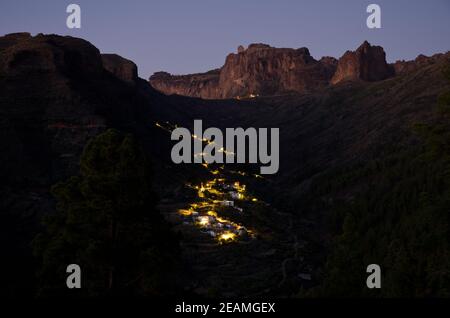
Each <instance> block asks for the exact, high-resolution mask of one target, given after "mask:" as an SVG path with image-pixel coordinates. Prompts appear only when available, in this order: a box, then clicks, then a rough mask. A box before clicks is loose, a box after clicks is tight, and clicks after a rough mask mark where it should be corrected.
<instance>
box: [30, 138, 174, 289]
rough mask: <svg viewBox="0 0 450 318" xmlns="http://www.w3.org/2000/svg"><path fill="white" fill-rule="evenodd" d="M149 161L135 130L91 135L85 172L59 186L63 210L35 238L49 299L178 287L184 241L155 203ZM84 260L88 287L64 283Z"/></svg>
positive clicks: (59, 203)
mask: <svg viewBox="0 0 450 318" xmlns="http://www.w3.org/2000/svg"><path fill="white" fill-rule="evenodd" d="M151 183H152V175H151V172H150V163H149V161H148V159H147V157H146V155H145V153H144V151H143V150H142V149H141V148H140V147H139V146H138V144H137V143H136V141H135V140H134V139H133V137H132V136H131V135H124V134H122V133H120V132H118V131H116V130H108V131H106V132H105V133H103V134H101V135H99V136H97V137H95V138H93V139H92V140H91V141H90V142H89V143H88V144H87V146H86V147H85V149H84V151H83V154H82V156H81V160H80V174H79V176H73V177H71V178H69V179H68V180H67V181H65V182H61V183H58V184H56V185H55V186H54V187H53V188H52V193H53V194H54V196H55V197H56V200H57V213H55V214H54V215H51V216H49V217H47V218H46V219H45V221H44V225H45V229H44V231H43V232H42V233H41V234H39V235H38V236H37V237H36V238H35V240H34V250H35V254H36V255H37V256H38V257H39V258H40V260H41V262H42V266H41V268H40V270H39V273H38V276H39V279H40V283H39V294H40V295H44V296H54V295H67V294H69V295H75V296H110V295H130V296H132V295H134V296H135V295H142V296H147V295H165V294H168V293H169V294H170V293H172V292H174V288H175V286H174V285H173V281H174V279H173V277H174V272H175V271H176V268H177V266H176V264H177V255H178V242H177V238H176V237H175V236H174V235H173V234H172V233H171V231H170V228H169V226H168V224H167V223H166V222H165V220H164V219H163V217H162V216H161V215H160V213H158V211H157V210H156V208H155V204H156V202H157V198H156V196H155V194H154V192H153V191H152V188H151ZM73 263H74V264H78V265H79V266H80V267H81V271H82V279H81V280H82V288H81V289H79V290H69V289H67V287H66V275H68V274H66V266H67V265H69V264H73Z"/></svg>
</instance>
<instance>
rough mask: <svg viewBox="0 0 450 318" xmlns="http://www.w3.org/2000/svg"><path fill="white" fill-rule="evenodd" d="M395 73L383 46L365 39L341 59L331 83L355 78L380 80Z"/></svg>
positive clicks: (370, 80)
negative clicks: (375, 44) (374, 44)
mask: <svg viewBox="0 0 450 318" xmlns="http://www.w3.org/2000/svg"><path fill="white" fill-rule="evenodd" d="M393 75H394V70H393V68H392V67H391V66H390V65H388V64H387V63H386V54H385V52H384V50H383V48H382V47H381V46H371V45H370V43H369V42H367V41H365V42H364V43H363V44H362V45H361V46H360V47H359V48H358V49H357V50H356V51H347V52H345V54H344V55H343V56H342V57H341V58H340V59H339V62H338V65H337V69H336V73H335V74H334V76H333V78H332V79H331V84H337V83H339V82H343V81H354V80H363V81H369V82H372V81H379V80H383V79H386V78H388V77H390V76H393Z"/></svg>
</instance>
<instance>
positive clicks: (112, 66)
mask: <svg viewBox="0 0 450 318" xmlns="http://www.w3.org/2000/svg"><path fill="white" fill-rule="evenodd" d="M102 62H103V67H104V68H105V69H106V70H107V71H109V72H110V73H112V74H114V75H115V76H116V77H118V78H120V79H121V80H123V81H125V82H127V83H130V84H136V82H137V80H138V71H137V66H136V64H134V62H132V61H130V60H127V59H126V58H123V57H121V56H119V55H117V54H102Z"/></svg>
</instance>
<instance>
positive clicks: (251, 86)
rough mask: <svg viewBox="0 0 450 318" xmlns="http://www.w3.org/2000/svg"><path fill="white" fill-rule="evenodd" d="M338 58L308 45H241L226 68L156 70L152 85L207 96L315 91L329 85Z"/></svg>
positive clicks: (164, 90)
mask: <svg viewBox="0 0 450 318" xmlns="http://www.w3.org/2000/svg"><path fill="white" fill-rule="evenodd" d="M336 64H337V61H336V59H334V58H331V57H327V58H323V59H321V60H320V61H317V60H315V59H314V58H313V57H312V56H311V55H310V53H309V50H308V49H307V48H299V49H290V48H274V47H271V46H269V45H266V44H251V45H250V46H249V47H248V48H247V49H244V48H243V47H242V46H241V47H239V49H238V52H237V53H231V54H229V55H228V56H227V58H226V60H225V64H224V65H223V67H222V68H220V69H217V70H213V71H210V72H207V73H203V74H192V75H181V76H180V75H178V76H174V75H170V74H168V73H165V72H158V73H155V74H154V75H153V76H151V77H150V84H151V85H152V86H153V87H154V88H156V89H158V90H159V91H161V92H163V93H165V94H168V95H170V94H178V95H186V96H193V97H202V98H207V99H214V98H236V97H249V96H256V95H277V94H283V93H287V92H301V93H305V92H311V91H315V90H317V89H319V88H322V87H324V86H326V85H328V82H329V81H330V79H331V77H332V75H333V74H334V71H335V68H336Z"/></svg>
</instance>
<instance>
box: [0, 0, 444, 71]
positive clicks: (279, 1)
mask: <svg viewBox="0 0 450 318" xmlns="http://www.w3.org/2000/svg"><path fill="white" fill-rule="evenodd" d="M70 3H76V4H79V5H80V6H81V21H82V22H81V24H82V27H81V29H72V30H71V29H68V28H67V27H66V18H67V15H68V14H67V13H66V7H67V5H68V4H70ZM370 3H376V4H379V5H380V6H381V13H382V14H381V21H382V28H381V29H368V28H367V27H366V18H367V16H368V13H366V7H367V5H368V4H370ZM20 31H27V32H30V33H32V34H33V35H35V34H37V33H57V34H61V35H71V36H75V37H81V38H84V39H86V40H88V41H90V42H91V43H92V44H94V45H95V46H96V47H98V48H99V49H100V51H101V52H102V53H117V54H119V55H122V56H123V57H126V58H128V59H131V60H133V61H134V62H135V63H136V64H137V65H138V68H139V75H140V76H141V77H143V78H146V79H147V78H148V77H149V76H150V75H151V74H152V73H153V72H156V71H160V70H164V71H168V72H170V73H173V74H185V73H196V72H203V71H207V70H210V69H213V68H217V67H220V66H222V65H223V63H224V61H225V56H226V55H227V54H228V53H230V52H235V51H236V48H237V47H238V45H240V44H242V45H244V46H247V45H248V44H250V43H258V42H261V43H267V44H270V45H272V46H276V47H293V48H298V47H303V46H306V47H308V48H309V50H310V52H311V54H312V55H313V56H314V57H315V58H316V59H319V58H320V57H322V56H324V55H330V56H334V57H336V58H338V57H340V56H341V55H342V54H343V53H344V52H345V51H346V50H348V49H351V50H354V49H356V48H357V47H358V46H359V45H360V44H361V43H362V42H363V41H364V40H368V41H369V42H370V43H371V44H377V45H381V46H383V47H384V49H385V51H386V54H387V59H388V61H390V62H392V61H395V60H397V59H413V58H415V57H416V56H417V55H418V54H420V53H423V54H425V55H430V54H433V53H438V52H446V51H448V50H450V0H429V1H421V0H409V1H408V0H395V1H393V0H369V1H365V0H345V1H338V0H314V1H312V0H309V1H304V0H270V1H269V0H221V1H219V0H147V1H144V0H128V1H125V0H123V1H118V0H117V1H116V0H69V1H64V0H39V1H30V0H0V35H4V34H7V33H12V32H20Z"/></svg>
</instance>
